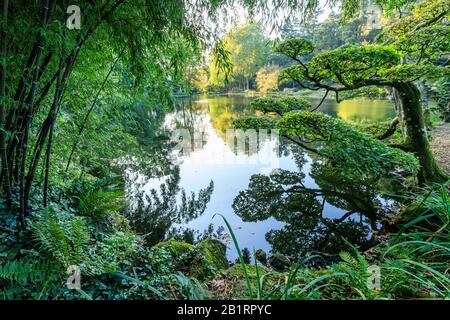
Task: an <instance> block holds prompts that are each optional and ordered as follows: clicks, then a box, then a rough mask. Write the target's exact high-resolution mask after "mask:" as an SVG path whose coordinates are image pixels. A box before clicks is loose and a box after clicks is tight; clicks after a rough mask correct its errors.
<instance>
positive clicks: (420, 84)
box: [417, 80, 431, 130]
mask: <svg viewBox="0 0 450 320" xmlns="http://www.w3.org/2000/svg"><path fill="white" fill-rule="evenodd" d="M417 89H419V92H420V98H421V103H422V108H423V115H424V120H425V126H426V128H427V130H431V114H430V103H429V101H428V92H427V88H426V87H425V82H424V81H423V80H418V81H417Z"/></svg>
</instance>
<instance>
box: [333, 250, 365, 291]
mask: <svg viewBox="0 0 450 320" xmlns="http://www.w3.org/2000/svg"><path fill="white" fill-rule="evenodd" d="M350 248H351V251H352V253H349V252H341V253H340V257H341V259H342V261H341V262H340V263H337V264H334V265H333V266H332V268H333V270H334V271H336V272H338V273H343V274H345V275H346V276H345V277H342V281H343V282H344V284H346V285H347V286H348V287H350V288H351V289H353V290H354V291H356V292H357V293H358V294H359V295H360V296H361V297H362V298H366V297H367V296H366V295H368V294H370V290H369V288H368V287H367V279H368V277H369V273H368V268H369V264H368V262H367V260H366V259H365V257H364V256H363V255H362V254H361V253H360V252H359V251H358V249H356V248H355V247H354V246H352V245H350Z"/></svg>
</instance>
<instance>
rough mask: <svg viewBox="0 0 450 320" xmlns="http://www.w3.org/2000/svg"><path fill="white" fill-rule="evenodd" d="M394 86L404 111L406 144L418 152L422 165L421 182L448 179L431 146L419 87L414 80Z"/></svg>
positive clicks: (403, 124) (403, 120)
mask: <svg viewBox="0 0 450 320" xmlns="http://www.w3.org/2000/svg"><path fill="white" fill-rule="evenodd" d="M394 87H395V89H396V90H397V91H398V98H399V99H400V105H401V110H402V112H403V117H402V118H401V119H400V121H402V122H403V123H402V126H403V127H404V130H403V132H404V134H405V136H404V141H405V145H406V147H407V149H409V150H410V151H411V152H413V153H415V154H416V156H417V157H418V159H419V162H420V165H421V169H420V172H419V177H418V178H419V182H420V183H427V182H443V181H446V180H447V179H448V176H447V175H446V174H445V173H444V172H443V171H442V169H441V168H440V167H439V165H438V164H437V162H436V160H435V158H434V155H433V152H432V151H431V148H430V143H429V141H428V136H427V130H426V125H425V117H424V112H423V108H422V101H421V96H420V91H419V89H418V88H417V87H416V85H414V84H413V83H412V82H398V83H396V84H395V85H394Z"/></svg>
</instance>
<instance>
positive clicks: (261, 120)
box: [233, 116, 275, 130]
mask: <svg viewBox="0 0 450 320" xmlns="http://www.w3.org/2000/svg"><path fill="white" fill-rule="evenodd" d="M233 126H234V127H235V128H237V129H243V130H248V129H255V130H258V129H273V128H274V127H275V122H274V119H272V118H271V117H269V116H261V117H257V116H248V117H242V118H239V119H236V120H234V121H233Z"/></svg>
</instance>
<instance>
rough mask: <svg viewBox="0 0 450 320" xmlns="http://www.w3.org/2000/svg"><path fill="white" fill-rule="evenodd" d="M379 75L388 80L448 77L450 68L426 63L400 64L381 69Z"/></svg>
mask: <svg viewBox="0 0 450 320" xmlns="http://www.w3.org/2000/svg"><path fill="white" fill-rule="evenodd" d="M380 75H381V76H383V77H384V78H386V79H389V80H390V81H416V80H419V79H438V78H442V77H449V76H450V70H449V69H448V68H447V67H439V66H434V65H427V64H423V65H411V64H402V65H397V66H393V67H391V68H389V69H386V70H382V71H381V72H380Z"/></svg>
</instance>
